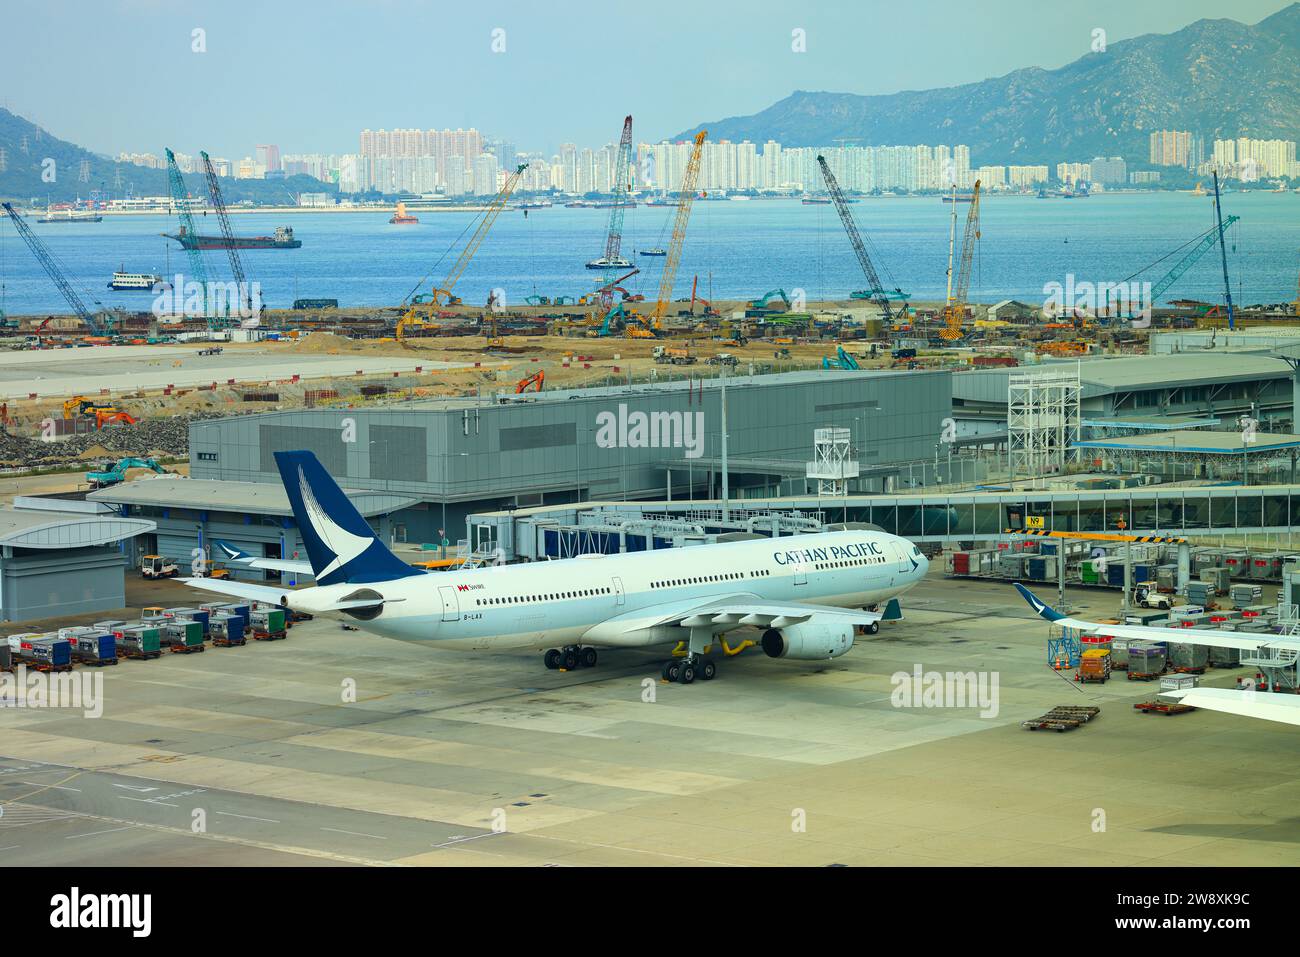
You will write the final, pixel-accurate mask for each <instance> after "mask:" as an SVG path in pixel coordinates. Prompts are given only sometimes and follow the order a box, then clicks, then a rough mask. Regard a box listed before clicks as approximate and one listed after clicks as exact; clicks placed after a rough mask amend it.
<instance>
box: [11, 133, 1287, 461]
mask: <svg viewBox="0 0 1300 957" xmlns="http://www.w3.org/2000/svg"><path fill="white" fill-rule="evenodd" d="M706 136H707V133H706V132H704V131H701V132H700V133H699V134H698V135H697V136H696V137H695V140H694V144H693V151H692V153H691V157H690V161H689V163H688V164H687V166H686V169H685V174H684V177H683V180H682V182H681V184H680V188H679V189H678V190H677V192H676V194H675V195H676V197H677V198H676V202H675V204H673V205H675V206H676V211H675V214H674V215H673V216H672V230H671V238H670V241H669V243H668V246H667V248H666V249H664V250H656V254H658V253H659V252H662V253H663V256H662V268H661V271H660V274H659V277H658V284H657V286H658V291H657V294H656V295H655V297H654V299H653V300H650V299H647V298H646V297H645V296H643V295H640V294H633V293H631V292H629V290H628V288H627V286H626V285H625V283H626V282H627V280H628V279H629V278H630V277H631V276H633V275H635V274H637V273H638V272H639V271H640V270H639V269H637V268H636V267H634V266H632V264H631V262H630V261H629V260H628V259H626V258H624V256H623V255H622V241H623V223H624V211H625V209H626V208H628V207H629V206H631V205H634V202H633V197H632V196H631V194H630V191H629V186H628V182H629V176H628V167H629V163H630V162H631V153H632V147H631V144H632V117H630V116H629V117H627V118H626V119H625V121H624V124H623V131H622V136H621V138H620V142H619V151H618V155H617V175H616V177H615V180H614V182H615V184H616V185H615V192H614V196H613V200H612V202H611V203H610V204H609V205H610V214H609V219H608V226H607V231H606V235H605V242H604V246H603V250H602V255H601V256H600V257H599V258H597V259H595V260H593V261H592V262H590V263H588V267H589V268H591V269H596V270H600V271H601V272H602V274H603V278H602V279H601V280H600V282H599V285H598V287H597V288H596V289H595V290H594V291H591V292H588V293H584V294H581V295H578V296H567V295H555V296H544V295H532V296H529V297H527V298H526V301H525V302H524V303H521V304H518V305H511V306H506V305H505V303H504V301H503V299H504V296H502V295H501V294H500V292H499V291H494V292H492V293H491V294H489V296H488V297H487V300H486V301H485V302H484V303H483V304H482V305H481V306H475V305H471V304H468V303H465V302H464V301H462V299H461V297H460V296H458V295H457V294H456V288H457V283H458V281H459V280H460V279H461V277H462V275H463V274H464V272H465V270H466V268H467V267H468V265H469V263H470V262H471V260H472V259H473V257H474V255H475V253H476V252H477V250H478V249H479V248H480V246H481V245H482V244H483V243H484V242H485V241H486V240H487V239H488V236H489V233H490V231H491V229H492V225H493V223H494V222H495V221H496V219H497V217H498V216H499V215H500V214H501V212H502V211H503V210H504V209H505V208H507V204H508V203H509V201H510V199H511V196H512V194H513V192H514V190H515V188H516V186H517V184H518V182H519V177H520V175H521V173H522V172H523V169H524V167H523V166H520V167H518V168H516V169H515V170H514V171H513V173H511V174H510V175H508V176H506V177H505V180H504V183H503V185H502V187H501V189H500V191H499V192H498V194H497V196H496V197H495V198H494V199H493V200H492V202H490V203H489V204H487V205H486V206H485V207H484V208H483V209H482V210H481V212H480V213H479V214H478V216H477V217H476V219H475V220H474V221H473V223H472V224H471V226H472V229H471V228H469V227H467V229H466V231H465V232H466V234H467V235H463V236H462V238H463V240H464V241H463V242H461V243H459V244H458V245H457V248H455V249H449V250H448V253H449V254H453V256H452V257H451V258H452V264H451V266H450V268H449V269H448V270H447V272H446V275H445V277H444V278H442V279H441V280H440V281H437V282H430V281H429V277H424V278H422V279H421V280H420V286H421V287H424V286H425V285H426V283H427V290H428V291H425V292H419V293H415V294H412V295H410V296H408V297H407V298H406V300H404V301H403V302H401V303H400V304H396V305H394V306H391V307H383V308H365V309H357V308H347V307H340V306H339V305H338V304H337V303H336V302H333V301H329V300H299V301H298V302H296V303H295V308H294V309H289V310H270V309H264V308H262V307H261V305H260V301H259V300H258V297H257V291H256V288H255V286H256V284H255V283H250V282H249V278H248V273H247V271H246V268H245V266H244V263H243V260H242V259H241V256H240V253H239V248H240V242H238V241H237V240H236V237H235V235H234V232H233V229H232V227H231V223H230V218H229V215H228V212H227V209H226V206H225V203H224V201H223V198H222V195H221V187H220V183H219V179H218V177H217V176H216V174H215V171H214V168H213V165H212V162H211V160H210V159H209V158H208V156H207V154H206V153H202V154H201V156H202V164H203V166H202V168H203V170H204V174H205V175H204V186H205V187H206V190H205V192H206V202H207V205H208V207H209V208H210V209H211V210H212V211H213V212H215V213H216V219H217V221H218V223H219V225H220V227H221V237H218V238H216V239H214V240H213V241H214V243H216V244H217V245H218V246H219V247H220V246H224V250H225V252H226V258H227V259H228V264H229V270H228V272H229V276H230V281H226V280H224V279H222V280H218V279H217V278H216V276H215V272H214V266H213V265H212V264H211V263H210V262H209V261H208V260H206V259H205V257H204V256H203V254H202V251H201V249H200V248H199V244H190V245H188V246H186V255H187V256H188V262H189V281H187V282H186V283H185V288H184V289H183V290H170V289H168V290H163V292H164V293H165V295H164V296H162V298H163V299H165V301H166V303H167V308H166V309H165V310H159V309H158V308H155V309H154V310H153V311H151V312H135V313H130V312H124V311H122V310H120V309H108V308H106V307H104V306H103V305H102V303H100V302H99V301H98V300H97V299H95V298H94V296H93V294H90V293H88V292H86V291H84V290H83V291H78V289H76V288H75V287H74V285H73V284H72V283H71V282H70V281H69V280H68V278H67V276H66V274H65V270H64V269H63V268H62V267H61V265H60V263H59V262H58V260H57V257H55V256H54V255H53V254H52V253H51V252H50V250H49V249H48V247H47V246H46V244H45V243H44V242H43V241H42V240H41V238H40V237H39V236H37V235H36V234H35V233H34V232H33V231H32V229H31V228H30V226H28V225H27V223H26V222H25V221H24V218H23V217H22V216H21V215H20V214H19V213H18V212H17V211H15V210H14V208H13V207H12V206H6V212H7V213H8V217H9V219H10V221H11V222H12V224H13V226H14V227H15V229H16V230H17V232H18V234H19V235H20V236H21V237H22V239H23V240H24V242H25V244H26V245H27V246H28V247H29V248H30V250H31V252H32V254H33V255H34V256H35V257H36V259H37V260H38V262H39V263H40V264H41V266H42V267H43V268H44V270H45V272H46V274H47V276H48V278H49V279H50V281H51V282H52V283H53V284H54V285H55V286H56V287H57V288H58V290H59V291H60V293H61V294H62V295H63V297H64V298H65V299H66V301H67V303H68V306H69V309H70V311H69V313H68V314H66V315H64V316H44V317H15V316H10V317H6V319H5V323H4V328H3V338H2V339H0V348H7V349H8V350H10V353H9V355H8V357H6V356H5V355H4V354H2V353H0V390H3V392H4V395H3V401H4V405H3V407H2V408H0V419H2V421H3V426H4V430H5V435H4V438H3V440H0V462H2V463H3V464H4V465H6V466H8V467H9V468H18V469H22V468H46V467H50V466H54V465H57V464H59V463H63V464H75V463H76V462H77V461H78V460H80V459H84V458H86V457H88V456H89V457H92V458H93V457H98V456H103V455H106V454H109V453H113V454H118V453H120V454H124V455H137V456H150V455H154V456H183V455H184V454H185V453H186V451H187V450H186V448H185V433H186V423H187V422H188V421H190V420H192V419H196V418H203V417H209V416H221V415H230V414H245V413H249V412H257V411H266V410H283V409H290V408H316V407H321V406H327V405H334V406H343V407H358V406H371V405H388V404H393V403H403V402H408V401H411V400H421V399H426V398H437V397H444V398H445V397H457V396H459V397H477V398H483V397H485V396H486V397H490V396H495V395H507V396H508V395H524V394H528V393H536V392H540V391H542V390H545V389H575V388H583V387H589V386H608V385H615V384H625V385H629V386H630V385H633V384H636V383H654V382H660V381H672V380H676V379H706V378H715V377H718V376H722V375H732V376H738V375H745V376H753V375H763V374H767V373H781V372H789V371H798V370H822V371H824V372H826V373H827V374H828V375H834V374H836V373H838V372H844V371H856V370H881V369H889V370H927V369H928V370H947V371H950V372H953V373H961V372H964V371H968V370H979V369H988V368H1006V367H1016V366H1035V365H1039V364H1041V363H1045V362H1046V363H1050V362H1052V361H1053V360H1059V359H1062V358H1065V359H1069V358H1083V357H1093V356H1136V355H1144V354H1147V353H1148V351H1149V350H1150V341H1151V336H1152V333H1153V332H1160V331H1168V330H1181V329H1189V328H1207V329H1211V330H1217V329H1221V328H1222V329H1224V330H1225V333H1230V331H1235V330H1242V329H1246V328H1249V327H1254V326H1265V327H1276V326H1277V325H1278V324H1279V323H1285V322H1286V321H1287V320H1288V319H1289V320H1291V321H1294V320H1295V317H1296V316H1300V286H1298V289H1297V301H1296V303H1294V304H1292V305H1291V306H1290V307H1289V309H1288V311H1289V314H1287V315H1284V314H1281V313H1278V312H1277V311H1273V312H1269V311H1268V310H1264V311H1262V312H1261V311H1259V310H1256V311H1255V312H1253V313H1252V312H1243V311H1242V310H1240V309H1236V310H1234V307H1233V303H1232V299H1231V292H1230V290H1229V289H1228V274H1227V260H1226V257H1225V258H1224V266H1223V268H1224V283H1225V294H1226V295H1225V302H1224V303H1221V304H1207V303H1197V302H1186V301H1182V302H1176V303H1175V304H1172V305H1170V306H1167V307H1163V308H1162V307H1156V305H1155V304H1156V303H1158V302H1160V301H1161V300H1163V298H1164V297H1165V296H1166V295H1167V294H1168V293H1169V292H1170V291H1171V290H1174V289H1176V287H1177V283H1178V280H1179V279H1180V278H1181V277H1182V276H1183V275H1184V274H1185V273H1186V272H1187V271H1188V270H1189V269H1191V268H1192V266H1193V265H1194V264H1195V263H1197V262H1198V261H1199V260H1200V259H1201V258H1202V257H1203V256H1205V255H1206V254H1208V253H1210V252H1212V251H1213V250H1214V249H1215V248H1216V245H1217V246H1220V247H1221V246H1222V245H1223V237H1224V233H1225V230H1227V229H1228V228H1229V227H1230V226H1231V225H1232V224H1233V223H1234V222H1235V221H1236V219H1237V217H1234V216H1228V217H1226V218H1225V217H1223V215H1222V214H1221V213H1219V214H1218V221H1217V225H1216V227H1215V228H1213V229H1211V230H1209V231H1207V232H1205V233H1204V234H1202V235H1200V236H1195V237H1190V238H1189V239H1188V241H1187V243H1185V244H1184V246H1183V247H1181V248H1180V249H1178V250H1175V251H1173V252H1172V253H1166V254H1165V255H1163V256H1161V258H1160V259H1159V260H1157V263H1160V264H1161V268H1164V267H1165V266H1168V264H1169V262H1170V261H1171V260H1172V261H1173V265H1172V268H1168V269H1167V271H1165V272H1164V274H1163V275H1162V276H1160V277H1159V278H1158V279H1157V280H1156V281H1155V282H1154V284H1153V285H1152V286H1151V289H1150V292H1149V295H1147V296H1146V297H1145V301H1143V300H1142V299H1141V297H1139V298H1138V299H1134V297H1133V296H1132V295H1131V294H1130V289H1129V286H1130V284H1129V283H1128V282H1127V281H1126V282H1125V283H1121V284H1116V288H1115V289H1106V290H1091V289H1089V290H1088V294H1089V295H1090V296H1093V295H1094V294H1095V298H1094V301H1093V303H1092V306H1091V308H1089V307H1088V305H1087V304H1084V305H1079V304H1078V303H1079V302H1082V301H1083V300H1082V299H1079V298H1078V297H1076V296H1075V295H1074V290H1069V291H1066V292H1065V293H1064V294H1063V295H1062V296H1060V297H1057V299H1056V300H1055V301H1049V302H1048V303H1047V304H1045V305H1043V306H1037V305H1032V304H1025V303H1019V302H1015V301H1005V302H1000V303H996V304H980V303H974V302H971V301H970V300H971V296H970V290H971V281H972V275H973V269H974V263H975V262H976V259H977V255H978V252H979V249H980V247H981V242H982V238H983V237H982V230H981V223H980V207H981V187H980V184H979V183H978V182H976V183H975V187H974V190H973V192H972V194H971V195H970V196H969V197H963V200H966V199H969V204H968V205H967V207H966V212H965V221H964V224H961V225H959V222H958V203H957V201H956V200H957V197H956V192H955V189H954V194H953V197H952V198H953V202H952V204H951V209H952V215H951V223H950V230H949V237H948V249H947V262H948V269H947V276H946V288H947V295H946V298H945V299H944V300H943V301H940V302H931V303H925V302H914V301H910V297H909V295H908V294H907V293H906V292H904V291H903V290H902V289H900V288H898V287H897V286H896V285H891V284H890V283H889V282H888V281H887V280H886V279H884V278H882V274H883V275H885V276H888V269H887V257H888V254H887V252H884V253H882V251H881V250H879V249H877V248H875V246H874V244H873V243H872V242H871V240H870V238H869V236H867V235H866V234H865V233H864V232H863V231H862V230H861V229H860V228H859V226H858V224H857V222H856V220H855V218H854V216H853V213H852V212H851V210H850V208H849V200H847V199H846V197H845V195H844V193H843V191H842V190H841V189H840V187H839V184H838V182H837V180H836V177H835V175H834V173H833V172H832V169H831V167H830V165H829V164H828V163H827V161H826V160H825V159H824V158H820V157H819V167H820V171H821V175H822V178H823V181H824V186H825V188H826V191H827V194H828V196H829V198H830V201H831V202H833V204H834V206H835V209H836V212H837V214H838V216H839V219H840V222H841V225H842V226H843V232H844V236H845V237H846V239H847V249H846V250H845V252H846V253H847V254H851V255H852V256H853V257H854V259H856V261H857V264H858V266H859V268H860V271H861V275H862V280H863V283H864V286H863V288H862V289H860V290H854V291H849V292H848V293H847V294H846V295H845V296H844V298H842V299H838V300H833V301H824V302H808V301H806V300H805V299H804V298H803V294H802V291H801V290H796V291H795V292H794V293H791V292H788V291H786V290H785V289H782V288H775V289H771V290H768V291H767V292H765V293H763V294H761V295H757V294H756V295H755V297H754V298H753V299H751V300H740V301H725V302H724V301H718V302H712V301H709V300H708V299H706V298H704V297H703V296H702V295H701V294H700V290H699V286H700V283H699V277H698V276H695V277H692V280H691V282H690V295H689V296H684V297H683V296H675V292H676V290H677V289H678V288H679V285H681V284H680V283H679V277H678V271H679V265H680V263H681V259H682V251H683V247H684V244H685V242H686V238H687V231H688V226H689V223H690V219H691V211H692V207H693V205H694V201H695V199H696V198H697V196H698V195H699V190H698V188H697V180H698V177H699V172H700V155H701V148H702V144H703V143H704V141H705V138H706ZM167 157H168V176H169V182H170V184H171V188H172V194H173V200H174V204H175V209H176V211H177V214H178V217H179V232H178V233H177V236H176V238H182V237H184V236H187V235H190V236H196V235H198V229H197V228H196V225H195V221H194V218H193V215H192V213H191V206H192V205H193V203H192V202H191V201H190V197H191V196H192V195H193V194H192V193H191V192H190V191H189V188H188V187H187V185H186V183H185V181H184V178H183V175H182V173H181V171H180V168H179V166H178V165H177V163H176V159H175V156H174V155H173V154H172V153H171V151H170V150H168V151H167ZM1216 190H1217V182H1216ZM1215 196H1216V210H1217V209H1218V203H1217V191H1216V194H1215ZM217 239H221V240H223V241H222V242H217ZM993 241H996V240H995V239H994V240H993ZM1132 286H1133V287H1134V288H1136V287H1137V283H1136V282H1135V283H1132ZM88 299H89V301H90V304H89V305H88V304H87V300H88ZM1137 308H1141V309H1142V310H1143V311H1142V312H1141V313H1139V312H1137V311H1135V310H1136V309H1137ZM1225 341H1231V336H1230V334H1228V335H1225ZM90 347H93V349H94V351H93V352H88V351H83V350H84V349H87V348H90ZM66 350H76V351H74V352H67V351H66ZM87 383H92V384H93V385H94V388H93V390H92V389H90V388H89V387H88V386H87ZM91 392H93V394H90V393H91Z"/></svg>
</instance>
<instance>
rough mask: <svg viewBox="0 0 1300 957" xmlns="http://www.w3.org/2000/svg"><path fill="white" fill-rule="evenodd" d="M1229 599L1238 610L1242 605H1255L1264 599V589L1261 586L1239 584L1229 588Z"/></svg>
mask: <svg viewBox="0 0 1300 957" xmlns="http://www.w3.org/2000/svg"><path fill="white" fill-rule="evenodd" d="M1228 597H1229V598H1230V599H1232V603H1233V604H1234V605H1236V606H1237V607H1238V608H1240V607H1241V606H1242V605H1254V604H1258V603H1259V600H1260V599H1261V598H1263V597H1264V589H1263V588H1262V587H1261V586H1259V585H1253V584H1249V583H1244V582H1238V583H1236V584H1233V585H1232V586H1230V587H1229V588H1228Z"/></svg>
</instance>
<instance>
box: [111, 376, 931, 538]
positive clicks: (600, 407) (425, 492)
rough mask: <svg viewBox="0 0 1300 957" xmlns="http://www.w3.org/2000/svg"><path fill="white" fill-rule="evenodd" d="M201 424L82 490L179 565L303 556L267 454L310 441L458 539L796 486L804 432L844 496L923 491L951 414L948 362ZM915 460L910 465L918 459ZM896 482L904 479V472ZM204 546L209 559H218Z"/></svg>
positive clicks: (369, 495) (359, 488)
mask: <svg viewBox="0 0 1300 957" xmlns="http://www.w3.org/2000/svg"><path fill="white" fill-rule="evenodd" d="M723 382H724V380H722V379H719V378H709V379H703V380H700V379H696V380H681V381H674V382H660V383H652V384H637V385H632V386H627V387H604V388H597V389H584V390H575V391H551V392H543V393H540V394H530V395H527V396H495V397H491V398H484V399H480V400H475V399H454V400H439V401H426V402H416V403H407V404H403V405H401V406H390V407H376V408H358V409H347V408H335V409H329V410H323V409H309V410H295V411H288V412H276V413H266V414H259V415H250V416H238V417H232V418H223V419H212V420H205V421H201V422H196V423H194V424H193V425H192V426H191V431H190V475H191V478H189V479H188V480H183V479H166V478H159V479H149V480H142V481H138V482H131V483H123V484H122V485H120V486H118V487H115V488H109V489H102V490H100V491H97V492H92V493H91V494H90V495H89V496H88V498H89V499H90V500H92V501H94V502H97V503H100V504H104V505H108V506H111V507H113V508H115V509H117V510H118V512H119V513H120V514H121V515H123V516H125V517H133V518H141V519H145V520H148V521H151V522H154V523H156V524H157V531H156V533H155V537H154V538H152V539H147V540H146V541H145V542H142V543H141V547H150V548H154V549H157V550H159V551H161V552H162V553H164V554H168V555H170V556H172V557H174V558H182V559H186V560H188V558H187V556H189V555H190V554H191V552H192V549H194V548H196V547H199V548H202V547H206V546H207V544H208V543H209V542H210V540H211V539H212V538H214V537H216V538H225V539H230V540H232V541H233V542H234V543H236V544H239V545H241V546H243V547H245V548H246V549H247V550H248V551H250V552H251V553H252V554H254V555H260V556H262V557H292V556H293V555H294V554H295V553H300V552H301V551H302V549H301V544H300V543H299V542H298V541H297V538H296V533H295V532H294V530H293V523H292V519H291V518H290V512H289V507H288V502H287V499H286V498H285V496H284V494H283V492H282V490H281V487H280V476H279V472H278V470H277V469H276V465H275V458H274V453H275V452H277V451H285V450H291V449H308V450H310V451H312V452H314V453H315V454H316V456H317V457H318V458H319V459H320V460H321V462H322V464H323V465H324V466H325V468H326V469H327V470H328V471H329V472H330V473H331V474H332V475H334V476H335V478H337V480H338V481H339V484H340V485H341V486H342V487H343V488H344V489H346V490H348V493H349V495H350V496H351V497H353V499H354V501H356V502H357V504H358V507H359V508H360V510H361V511H362V513H363V514H365V515H366V516H367V518H369V519H370V520H371V522H372V524H374V525H375V527H376V530H378V531H381V533H382V534H384V536H385V538H387V539H389V540H391V541H394V542H395V543H404V542H405V543H429V544H434V545H441V544H442V543H444V542H448V543H455V542H458V541H460V540H463V539H467V538H470V537H471V536H470V535H468V534H467V518H468V516H470V515H471V514H475V513H481V512H485V511H497V510H502V509H520V508H529V507H534V506H544V505H551V504H557V503H559V504H562V503H576V502H588V501H593V500H598V501H613V502H617V501H644V500H651V501H661V500H666V501H682V500H684V501H688V502H689V501H691V500H694V499H707V498H713V497H720V496H721V494H722V482H723V479H722V476H723V474H724V468H723V461H724V457H725V459H726V468H725V474H726V476H727V485H728V489H727V494H728V496H729V498H732V499H736V500H744V499H747V498H757V497H763V498H767V497H771V496H780V495H789V494H800V493H803V492H806V491H808V489H809V488H810V482H811V485H812V487H815V486H816V484H817V483H816V480H815V479H810V478H809V463H810V461H811V460H812V459H813V458H814V433H815V432H816V430H818V429H825V428H830V427H837V428H840V429H844V430H847V431H848V437H849V445H850V446H851V453H852V457H853V458H854V460H855V461H857V462H858V463H859V466H860V467H859V474H858V476H857V477H856V478H854V479H853V480H852V487H853V489H854V490H855V491H860V492H868V491H889V490H892V488H893V487H895V483H896V482H898V481H899V477H900V476H904V479H903V481H905V482H907V483H911V484H923V483H924V477H923V476H920V475H918V474H917V469H918V468H920V469H922V470H924V469H925V468H926V467H927V465H926V463H930V462H934V461H937V458H938V450H939V448H940V445H941V438H942V436H943V433H944V430H945V428H946V427H947V425H948V424H949V423H950V416H951V413H952V394H951V382H952V376H951V374H950V373H949V372H946V371H921V372H917V371H912V372H901V371H900V372H891V371H849V370H834V371H831V370H827V371H819V372H792V373H782V374H777V375H764V376H740V377H734V378H727V379H726V380H725V383H726V384H725V391H726V403H725V415H726V434H727V435H728V436H729V439H728V442H727V443H726V448H725V449H724V448H723V443H722V441H721V436H722V434H723V415H724V411H723V410H724V403H723V401H722V396H723V388H724V386H723ZM918 463H920V464H919V465H918ZM907 476H912V477H910V478H908V477H907ZM214 557H215V556H214Z"/></svg>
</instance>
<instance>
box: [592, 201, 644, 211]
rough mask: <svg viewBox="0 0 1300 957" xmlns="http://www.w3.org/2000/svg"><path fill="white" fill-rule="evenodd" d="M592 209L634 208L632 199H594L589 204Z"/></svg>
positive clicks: (634, 203)
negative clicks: (614, 200) (609, 200)
mask: <svg viewBox="0 0 1300 957" xmlns="http://www.w3.org/2000/svg"><path fill="white" fill-rule="evenodd" d="M591 205H592V208H593V209H636V202H635V201H634V200H630V199H628V200H624V201H623V202H621V203H614V202H608V203H607V202H602V201H599V200H598V201H596V202H594V203H592V204H591Z"/></svg>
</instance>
